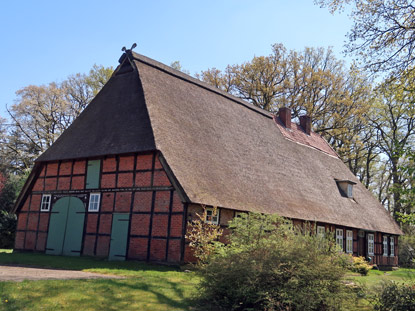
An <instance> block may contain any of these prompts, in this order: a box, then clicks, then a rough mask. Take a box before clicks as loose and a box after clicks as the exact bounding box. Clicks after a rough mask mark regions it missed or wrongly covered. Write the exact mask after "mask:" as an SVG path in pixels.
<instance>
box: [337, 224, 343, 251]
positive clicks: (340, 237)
mask: <svg viewBox="0 0 415 311" xmlns="http://www.w3.org/2000/svg"><path fill="white" fill-rule="evenodd" d="M336 244H337V245H338V246H339V247H340V248H341V250H343V229H336Z"/></svg>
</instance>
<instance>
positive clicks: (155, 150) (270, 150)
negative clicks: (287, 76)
mask: <svg viewBox="0 0 415 311" xmlns="http://www.w3.org/2000/svg"><path fill="white" fill-rule="evenodd" d="M202 205H204V206H208V215H207V219H206V221H208V222H212V223H219V224H221V225H223V226H225V225H226V224H227V222H228V221H229V220H230V219H232V217H234V216H235V215H236V213H238V212H246V211H256V212H261V213H278V214H279V215H281V216H285V217H289V218H291V219H292V220H293V221H294V222H295V223H298V224H300V223H302V222H304V221H309V222H312V223H313V224H314V223H315V227H316V232H317V234H321V235H324V234H333V235H335V237H336V242H337V243H338V244H339V246H341V248H342V249H343V250H344V251H345V252H347V253H351V254H354V255H359V256H366V257H371V259H372V262H373V263H376V264H378V265H385V266H392V265H397V263H398V258H397V248H398V236H399V235H400V234H402V232H401V230H400V229H399V226H398V225H397V224H396V223H395V221H394V220H393V219H392V218H391V217H390V215H389V214H388V212H387V211H386V210H385V209H384V208H383V207H382V205H381V204H380V203H379V202H378V201H377V200H376V198H375V197H374V196H373V195H372V194H371V193H370V192H369V191H368V190H367V189H366V188H365V187H364V186H363V185H362V184H361V183H360V182H359V181H358V180H357V179H356V177H355V176H354V175H353V174H352V173H351V172H350V171H349V169H348V168H347V167H346V166H345V165H344V164H343V162H342V161H341V160H340V159H339V157H338V156H337V154H336V153H335V152H334V151H333V150H332V149H331V147H330V146H329V145H328V143H327V142H326V141H325V140H324V139H323V138H321V137H320V136H319V135H318V134H316V133H314V132H313V131H312V130H311V120H310V118H309V117H306V116H305V117H302V118H301V119H300V124H295V123H294V122H291V112H290V110H289V109H287V108H282V109H280V111H279V113H278V114H277V115H274V114H272V113H269V112H267V111H264V110H261V109H259V108H256V107H254V106H253V105H251V104H249V103H247V102H245V101H242V100H240V99H238V98H236V97H233V96H231V95H229V94H227V93H224V92H221V91H219V90H218V89H216V88H213V87H211V86H209V85H207V84H205V83H203V82H200V81H199V80H197V79H194V78H192V77H190V76H188V75H186V74H183V73H182V72H179V71H176V70H174V69H172V68H170V67H168V66H165V65H163V64H160V63H158V62H156V61H154V60H152V59H149V58H147V57H144V56H142V55H139V54H136V53H134V52H132V51H131V50H127V51H126V52H125V53H124V54H123V55H122V56H121V58H120V65H119V66H118V67H117V69H116V70H115V72H114V74H113V76H112V77H111V79H110V80H109V82H108V83H107V84H106V85H105V86H104V88H103V89H102V90H101V92H100V93H99V94H98V95H97V96H96V98H95V99H94V100H93V101H92V102H91V104H90V105H89V106H88V107H87V108H86V109H85V110H84V111H83V112H82V114H81V115H80V116H79V117H78V118H77V119H76V120H75V121H74V122H73V124H72V125H71V126H70V127H69V128H68V129H67V130H66V131H65V132H64V133H63V134H62V135H61V136H60V137H59V138H58V139H57V141H56V142H55V143H54V144H53V145H52V146H51V147H50V148H49V149H48V150H47V151H46V152H45V153H43V154H42V155H41V156H40V157H39V158H38V159H37V160H36V163H35V166H34V169H33V171H32V173H31V175H30V177H29V179H28V181H27V182H26V184H25V186H24V188H23V190H22V192H21V194H20V196H19V198H18V201H17V203H16V206H15V211H16V213H17V214H18V225H17V235H16V241H15V249H16V250H20V251H37V252H45V253H47V254H55V255H61V254H63V255H71V256H80V255H85V256H102V257H108V258H109V259H110V260H125V259H129V260H147V261H155V262H172V263H179V262H185V261H190V260H192V253H191V250H190V248H189V246H188V244H187V243H186V241H185V237H184V236H185V232H186V224H187V222H188V221H189V220H192V219H194V217H195V213H196V212H198V211H200V210H201V206H202ZM213 206H216V207H218V214H217V215H213V214H212V209H209V207H213Z"/></svg>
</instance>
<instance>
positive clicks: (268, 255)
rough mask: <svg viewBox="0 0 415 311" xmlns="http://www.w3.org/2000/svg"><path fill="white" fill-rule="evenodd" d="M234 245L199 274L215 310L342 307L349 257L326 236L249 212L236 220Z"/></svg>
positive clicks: (207, 303) (206, 302)
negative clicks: (322, 236) (321, 236)
mask: <svg viewBox="0 0 415 311" xmlns="http://www.w3.org/2000/svg"><path fill="white" fill-rule="evenodd" d="M230 228H231V233H230V236H229V241H230V243H229V244H228V245H223V244H216V245H218V246H217V249H216V253H214V254H213V255H212V256H210V258H209V261H208V263H207V264H205V265H202V266H201V268H200V270H199V273H200V275H201V276H202V281H201V283H200V300H201V301H202V302H203V304H204V305H205V306H208V308H210V309H213V310H341V309H342V302H343V300H344V299H345V298H346V295H353V294H352V293H351V291H350V292H349V291H348V289H346V286H345V285H344V284H343V283H342V277H343V276H344V274H345V270H346V269H345V266H346V264H347V260H348V259H349V258H348V257H346V256H343V255H342V254H339V253H338V251H337V250H336V247H335V245H334V244H333V243H332V242H330V241H327V240H326V239H324V238H319V237H316V236H315V235H310V234H304V232H302V230H300V229H298V228H294V227H293V226H292V224H291V222H290V221H288V220H286V219H283V218H281V217H277V216H270V215H268V216H265V215H260V214H247V215H243V216H242V217H240V218H235V219H234V220H233V221H232V222H230Z"/></svg>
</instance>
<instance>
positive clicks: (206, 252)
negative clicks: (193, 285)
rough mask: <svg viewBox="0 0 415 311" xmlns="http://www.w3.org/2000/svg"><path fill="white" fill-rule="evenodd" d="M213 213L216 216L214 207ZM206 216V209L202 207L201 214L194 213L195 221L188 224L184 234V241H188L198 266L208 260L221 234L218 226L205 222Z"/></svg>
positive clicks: (221, 231)
mask: <svg viewBox="0 0 415 311" xmlns="http://www.w3.org/2000/svg"><path fill="white" fill-rule="evenodd" d="M213 213H214V214H215V215H216V213H217V208H216V207H214V209H213ZM206 215H207V211H206V207H205V206H203V213H202V214H198V213H196V219H195V220H193V221H191V222H189V225H188V233H187V234H186V239H188V240H189V242H190V243H189V245H190V247H191V248H192V250H193V254H194V256H195V257H196V259H197V260H198V263H199V264H204V263H205V262H206V261H207V260H208V258H209V257H210V255H211V254H212V252H213V251H214V250H215V243H216V241H217V240H218V239H219V237H220V236H221V235H222V233H223V230H222V229H220V226H219V225H215V224H210V223H206V222H205V219H206Z"/></svg>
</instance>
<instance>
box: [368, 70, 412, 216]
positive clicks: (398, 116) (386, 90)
mask: <svg viewBox="0 0 415 311" xmlns="http://www.w3.org/2000/svg"><path fill="white" fill-rule="evenodd" d="M412 85H413V82H412V80H407V79H406V77H401V78H400V79H399V80H396V79H392V80H387V81H385V82H384V83H383V84H382V85H380V87H379V88H378V94H379V95H378V99H379V100H378V102H377V103H376V105H375V106H374V108H373V109H374V110H375V111H374V112H373V114H372V119H371V123H372V125H373V127H374V129H375V130H376V131H377V134H378V148H379V149H380V150H381V152H382V154H383V155H384V156H386V158H387V164H388V166H389V174H390V179H391V184H390V191H391V193H392V200H393V204H392V206H393V209H392V210H391V212H394V217H395V219H397V217H398V216H397V213H398V212H400V213H402V212H405V211H406V209H407V208H405V205H404V204H403V202H402V191H403V190H404V189H405V188H406V187H407V186H408V185H409V184H408V182H410V180H409V179H408V175H407V174H405V173H404V171H402V170H400V169H399V167H400V165H401V163H402V161H404V151H405V150H406V149H408V148H410V147H411V146H412V145H413V144H414V142H415V141H414V138H415V107H414V102H415V93H414V92H412V91H411V90H410V89H412V88H413V86H412Z"/></svg>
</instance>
